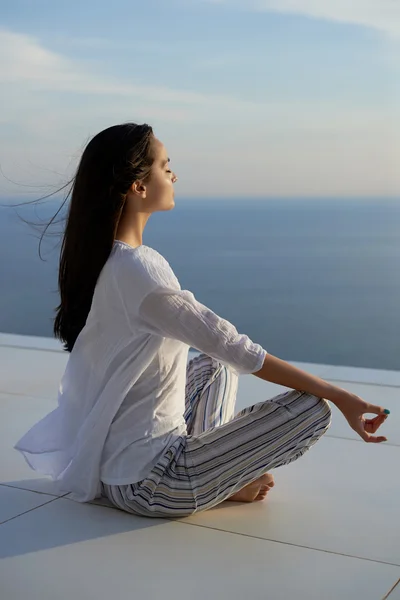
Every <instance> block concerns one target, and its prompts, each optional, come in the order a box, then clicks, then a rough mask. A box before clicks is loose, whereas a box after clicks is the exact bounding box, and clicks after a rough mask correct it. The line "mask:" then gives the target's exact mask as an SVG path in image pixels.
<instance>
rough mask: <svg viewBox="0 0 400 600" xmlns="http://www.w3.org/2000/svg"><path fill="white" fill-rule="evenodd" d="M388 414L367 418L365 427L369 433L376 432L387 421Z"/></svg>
mask: <svg viewBox="0 0 400 600" xmlns="http://www.w3.org/2000/svg"><path fill="white" fill-rule="evenodd" d="M386 419H387V415H378V416H377V417H374V418H373V419H365V423H364V429H365V431H367V433H375V431H377V430H378V429H379V427H380V426H381V425H382V424H383V423H384V422H385V421H386Z"/></svg>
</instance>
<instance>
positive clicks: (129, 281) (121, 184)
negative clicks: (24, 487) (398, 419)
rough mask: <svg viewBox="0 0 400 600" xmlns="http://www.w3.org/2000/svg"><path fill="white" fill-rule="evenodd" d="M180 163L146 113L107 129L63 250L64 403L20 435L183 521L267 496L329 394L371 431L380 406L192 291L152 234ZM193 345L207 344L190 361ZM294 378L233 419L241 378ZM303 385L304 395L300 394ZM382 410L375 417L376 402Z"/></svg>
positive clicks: (97, 483) (323, 417)
mask: <svg viewBox="0 0 400 600" xmlns="http://www.w3.org/2000/svg"><path fill="white" fill-rule="evenodd" d="M176 179H177V178H176V175H175V174H174V173H173V172H172V171H171V169H170V167H169V159H168V157H167V153H166V150H165V148H164V146H163V144H162V143H161V142H160V141H159V140H157V139H156V137H155V136H154V134H153V131H152V129H151V127H149V126H148V125H135V124H131V123H128V124H123V125H117V126H114V127H110V128H108V129H106V130H104V131H102V132H101V133H99V134H98V135H96V136H95V137H94V138H93V139H92V140H91V141H90V143H89V144H88V145H87V147H86V149H85V151H84V153H83V155H82V158H81V161H80V164H79V167H78V170H77V173H76V176H75V178H74V183H73V189H72V197H71V203H70V207H69V213H68V220H67V225H66V229H65V234H64V238H63V244H62V249H61V260H60V270H59V289H60V295H61V303H60V305H59V307H58V308H57V316H56V319H55V325H54V332H55V335H56V336H57V337H58V338H59V339H61V340H62V341H63V342H65V348H66V350H68V351H69V352H70V353H71V354H70V356H69V360H68V363H67V367H66V370H65V373H64V375H63V378H62V380H61V384H60V387H59V393H58V407H57V408H56V409H55V410H54V411H53V412H52V413H50V414H49V415H47V416H46V417H45V418H44V419H43V420H42V421H40V422H39V423H37V424H36V425H35V426H34V427H33V428H32V429H31V430H30V431H29V432H28V433H27V434H26V435H25V436H24V437H23V438H22V439H21V440H20V441H19V442H18V444H17V445H16V448H17V449H18V450H19V451H21V452H22V453H23V455H24V456H25V458H26V460H27V461H28V463H29V465H30V466H31V467H32V468H33V469H35V470H37V471H40V472H42V473H44V474H47V475H50V476H51V477H52V478H53V479H56V480H58V481H59V482H60V485H61V487H62V489H63V490H65V491H66V492H72V497H73V498H75V499H76V500H78V501H82V502H85V501H90V500H92V499H94V498H96V497H100V496H105V497H107V498H108V499H109V500H110V501H111V502H112V503H113V504H114V505H115V506H117V507H118V508H120V509H123V510H125V511H128V512H131V513H134V514H138V515H144V516H154V517H182V516H187V515H190V514H193V513H195V512H197V511H201V510H205V509H208V508H211V507H213V506H216V505H217V504H219V503H220V502H223V501H224V500H235V501H245V502H250V501H258V500H262V499H263V498H265V496H266V494H267V493H268V491H269V490H270V489H271V488H272V487H273V485H274V480H273V477H272V475H271V474H270V473H268V471H269V470H270V469H274V468H277V467H279V466H281V465H285V464H288V463H290V462H292V461H294V460H296V459H297V458H299V457H300V456H301V455H302V454H304V452H306V451H307V450H308V449H309V448H310V447H311V446H312V445H313V444H315V443H316V442H317V440H318V439H319V438H320V437H321V436H322V435H323V434H324V433H325V432H326V431H327V429H328V427H329V425H330V420H331V411H330V407H329V405H328V402H327V401H326V400H325V398H326V399H329V400H331V401H332V403H333V404H335V405H336V406H337V407H338V408H339V409H340V410H341V411H342V413H343V414H344V416H345V417H346V419H347V421H348V422H349V424H350V426H351V427H352V428H353V429H354V430H355V431H357V432H358V433H359V434H360V436H361V437H362V438H363V439H364V440H365V441H367V442H382V441H386V438H385V437H373V436H372V435H371V434H373V433H375V432H376V430H377V429H378V427H379V426H380V425H381V424H382V423H383V422H384V420H385V419H386V414H385V412H388V411H385V410H384V409H383V408H381V407H379V406H373V405H370V404H367V403H366V402H364V401H363V400H362V399H361V398H359V397H357V396H355V395H354V394H350V393H348V392H346V391H345V390H343V389H340V388H337V387H334V386H332V385H329V384H328V383H326V382H324V381H322V380H321V379H318V378H316V377H313V376H311V375H308V374H307V373H305V372H303V371H300V370H299V369H296V368H294V367H292V366H290V365H289V364H288V363H286V362H284V361H281V360H279V359H278V358H276V357H274V356H272V355H270V354H267V352H266V351H265V350H264V349H263V348H262V347H261V346H259V345H258V344H256V343H253V342H252V341H251V340H250V339H249V338H248V337H247V336H246V335H241V334H239V333H238V332H237V330H236V329H235V327H234V326H233V325H232V324H231V323H229V322H228V321H226V320H224V319H222V318H221V317H219V316H217V315H216V314H215V313H214V312H212V311H211V310H209V309H208V308H207V307H205V306H204V305H202V304H200V303H199V302H197V300H196V299H195V297H194V296H193V294H192V293H190V292H189V291H187V290H181V287H180V285H179V282H178V280H177V278H176V277H175V275H174V273H173V271H172V269H171V267H170V265H169V264H168V262H167V261H166V260H165V259H164V258H163V257H162V256H161V255H160V254H159V253H158V252H156V251H155V250H154V249H152V248H149V247H147V246H145V245H143V243H142V236H143V231H144V228H145V225H146V223H147V220H148V218H149V217H150V215H151V214H152V213H154V212H156V211H165V210H171V209H172V208H173V207H174V192H173V184H174V182H175V181H176ZM190 346H193V347H195V348H197V349H198V350H199V351H200V352H201V354H200V355H199V356H197V357H196V358H194V359H193V360H191V361H190V362H189V364H188V365H187V358H188V350H189V347H190ZM240 373H253V374H254V375H256V376H257V377H260V378H261V379H264V380H266V381H272V382H274V383H277V384H281V385H284V386H287V387H289V388H292V391H289V392H286V393H283V394H280V395H278V396H276V397H275V398H272V399H270V400H267V401H265V402H261V403H258V404H256V405H254V406H250V407H248V408H246V409H244V410H242V411H241V412H240V413H238V414H237V415H236V416H235V398H236V390H237V385H238V374H240ZM298 390H302V391H298ZM367 412H369V413H374V414H376V415H377V416H376V417H375V418H374V419H372V420H365V419H364V417H363V414H364V413H367Z"/></svg>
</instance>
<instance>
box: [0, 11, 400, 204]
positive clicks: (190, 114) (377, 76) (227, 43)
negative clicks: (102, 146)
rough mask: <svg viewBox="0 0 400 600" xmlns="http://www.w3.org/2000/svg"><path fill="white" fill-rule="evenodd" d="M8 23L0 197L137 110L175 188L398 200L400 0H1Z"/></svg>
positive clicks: (41, 179)
mask: <svg viewBox="0 0 400 600" xmlns="http://www.w3.org/2000/svg"><path fill="white" fill-rule="evenodd" d="M0 23H1V26H0V27H1V28H0V57H1V58H0V87H1V89H0V98H1V100H0V103H1V110H0V135H1V141H2V143H1V145H0V167H1V172H0V195H1V196H2V197H4V196H7V197H8V198H12V197H14V196H21V195H25V196H27V195H29V196H31V195H32V194H33V196H35V195H36V196H37V195H38V194H39V195H41V194H44V193H48V192H50V191H52V190H54V189H56V188H57V187H58V186H61V185H63V184H64V183H65V182H66V181H68V178H69V177H71V176H72V175H73V173H74V170H75V169H76V167H77V164H78V161H79V158H80V156H81V154H82V151H83V149H84V147H85V145H86V144H87V143H88V141H89V140H90V138H91V137H92V136H94V135H95V134H96V133H98V132H99V131H101V130H102V129H104V128H106V127H109V126H111V125H114V124H117V123H123V122H127V121H133V122H139V123H143V122H146V123H149V124H150V125H152V126H153V128H154V131H155V134H156V136H157V137H158V138H159V139H161V140H162V141H163V142H164V144H165V146H166V148H167V150H168V153H169V156H170V158H171V165H172V168H173V170H174V171H175V172H176V173H177V175H178V176H179V182H178V183H177V184H176V196H177V197H179V196H180V197H182V198H185V199H190V198H204V197H209V198H217V197H224V198H268V197H318V198H325V197H383V196H386V197H389V196H390V197H400V193H399V190H400V169H399V168H398V162H399V159H400V135H399V134H400V103H399V100H400V93H399V91H400V90H399V81H400V79H399V75H400V2H399V0H352V1H351V2H349V1H348V0H168V1H167V0H145V1H144V0H140V1H138V0H113V1H112V2H104V0H81V1H80V2H77V1H76V0H75V1H74V0H72V1H71V2H68V3H67V2H54V0H4V1H3V2H2V3H1V6H0ZM10 180H11V181H10Z"/></svg>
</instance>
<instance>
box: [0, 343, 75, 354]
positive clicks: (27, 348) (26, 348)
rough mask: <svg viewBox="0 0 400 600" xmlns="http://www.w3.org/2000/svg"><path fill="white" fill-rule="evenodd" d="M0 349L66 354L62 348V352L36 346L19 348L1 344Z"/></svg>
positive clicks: (13, 345)
mask: <svg viewBox="0 0 400 600" xmlns="http://www.w3.org/2000/svg"><path fill="white" fill-rule="evenodd" d="M0 348H16V349H17V350H35V352H58V353H65V354H67V353H66V351H65V350H63V349H62V348H60V350H57V349H56V348H39V347H36V346H17V345H15V344H1V343H0Z"/></svg>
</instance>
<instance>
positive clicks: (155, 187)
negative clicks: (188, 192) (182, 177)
mask: <svg viewBox="0 0 400 600" xmlns="http://www.w3.org/2000/svg"><path fill="white" fill-rule="evenodd" d="M153 152H154V155H155V158H154V162H153V165H152V168H151V174H150V177H149V179H148V180H147V181H146V183H145V184H144V187H145V189H146V197H145V200H144V202H145V205H146V209H148V212H154V211H157V210H170V209H171V208H173V207H174V206H175V202H174V185H173V184H174V183H175V181H176V180H177V179H178V178H177V177H176V175H175V173H174V172H173V171H172V170H171V166H170V164H169V158H168V154H167V150H166V148H165V146H164V144H163V143H162V142H160V140H158V139H157V138H154V140H153Z"/></svg>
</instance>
